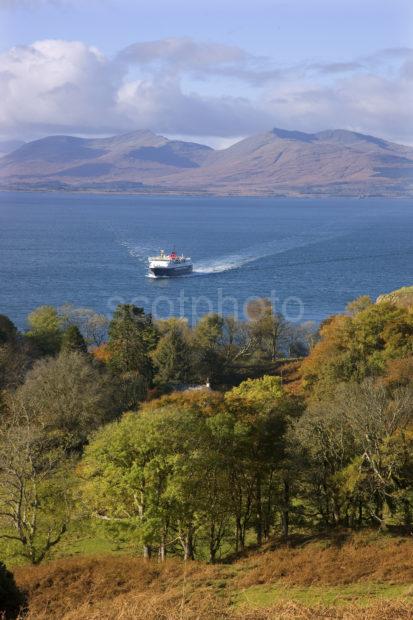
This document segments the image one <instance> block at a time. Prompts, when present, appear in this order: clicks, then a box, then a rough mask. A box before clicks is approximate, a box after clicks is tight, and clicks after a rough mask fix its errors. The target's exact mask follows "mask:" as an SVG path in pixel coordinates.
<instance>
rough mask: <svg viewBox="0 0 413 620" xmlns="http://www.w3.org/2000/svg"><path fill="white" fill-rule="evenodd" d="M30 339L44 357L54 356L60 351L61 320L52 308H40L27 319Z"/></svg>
mask: <svg viewBox="0 0 413 620" xmlns="http://www.w3.org/2000/svg"><path fill="white" fill-rule="evenodd" d="M27 322H28V323H29V327H30V330H29V332H28V334H27V335H28V337H30V338H31V339H32V340H33V341H34V342H35V343H36V345H37V346H38V347H39V349H40V351H41V352H42V353H43V354H44V355H55V354H56V353H57V352H58V351H59V349H60V343H61V337H62V332H61V328H62V320H61V318H60V317H59V315H58V313H57V310H56V308H53V306H40V307H39V308H37V309H36V310H33V312H31V313H30V314H29V316H28V317H27Z"/></svg>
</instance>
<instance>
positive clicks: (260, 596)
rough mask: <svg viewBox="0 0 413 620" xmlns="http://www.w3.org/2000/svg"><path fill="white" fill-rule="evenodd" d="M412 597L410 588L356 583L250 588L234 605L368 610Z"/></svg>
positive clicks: (235, 598)
mask: <svg viewBox="0 0 413 620" xmlns="http://www.w3.org/2000/svg"><path fill="white" fill-rule="evenodd" d="M409 595H410V596H411V595H412V585H406V584H402V585H400V584H385V583H382V584H380V583H369V582H365V583H355V584H350V585H342V586H310V587H297V586H287V585H285V584H279V585H274V586H266V585H262V586H251V587H250V588H246V589H245V590H243V591H241V592H237V593H236V594H235V596H234V603H235V604H236V605H247V606H249V607H269V606H271V605H273V604H275V603H278V602H283V601H293V602H295V603H301V604H305V605H308V606H313V605H326V606H336V605H337V606H340V605H348V604H349V603H355V604H357V605H359V606H361V607H363V606H368V605H369V604H371V603H372V602H374V601H375V600H392V599H398V598H404V597H406V596H409Z"/></svg>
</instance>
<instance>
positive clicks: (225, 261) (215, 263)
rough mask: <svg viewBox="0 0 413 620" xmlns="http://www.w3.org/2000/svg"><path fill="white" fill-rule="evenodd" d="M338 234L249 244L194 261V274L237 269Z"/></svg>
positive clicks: (295, 237)
mask: <svg viewBox="0 0 413 620" xmlns="http://www.w3.org/2000/svg"><path fill="white" fill-rule="evenodd" d="M336 236H338V235H332V234H331V233H330V234H325V235H323V234H321V235H320V233H318V234H317V235H306V236H305V238H303V237H297V236H294V237H287V238H285V239H274V240H273V241H268V242H266V243H261V244H257V245H252V246H249V247H247V248H245V249H243V250H241V251H239V252H234V253H233V254H226V255H223V256H219V257H217V258H213V259H206V260H201V261H196V262H195V263H194V271H193V273H194V274H195V275H208V274H213V273H223V272H225V271H232V270H234V269H239V268H240V267H243V266H244V265H247V264H248V263H253V262H255V261H257V260H260V259H262V258H266V257H269V256H274V255H276V254H283V253H284V252H288V251H290V250H294V249H295V248H300V247H305V246H307V245H313V244H316V243H319V242H321V241H326V240H328V239H333V238H334V237H336Z"/></svg>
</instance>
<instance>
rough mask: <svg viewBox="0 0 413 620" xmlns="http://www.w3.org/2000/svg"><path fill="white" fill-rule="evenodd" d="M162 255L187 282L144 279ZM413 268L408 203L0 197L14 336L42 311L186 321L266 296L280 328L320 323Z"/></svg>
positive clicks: (5, 288) (398, 282) (3, 295)
mask: <svg viewBox="0 0 413 620" xmlns="http://www.w3.org/2000/svg"><path fill="white" fill-rule="evenodd" d="M172 247H175V248H176V250H177V251H178V252H181V251H182V252H184V253H185V254H187V255H189V256H192V258H193V260H194V264H195V271H194V273H193V274H192V275H190V276H185V277H182V278H176V279H169V280H165V279H163V280H154V279H151V278H148V277H147V256H148V255H151V254H154V253H157V252H158V251H159V250H160V249H161V248H163V249H165V250H169V249H172ZM412 264H413V204H412V201H409V200H403V199H393V200H389V199H382V198H377V199H372V198H369V199H363V200H356V199H344V198H341V199H326V198H323V199H311V200H306V199H279V198H278V199H272V198H271V199H270V198H268V199H262V198H260V199H255V198H190V197H182V198H178V197H142V196H100V195H99V196H96V195H95V196H94V195H74V194H54V193H20V192H16V193H13V192H9V193H0V313H3V314H7V315H9V316H10V317H11V318H12V319H13V320H14V321H15V322H16V323H17V324H18V325H19V326H20V327H24V326H25V317H26V315H27V313H28V312H30V311H31V310H32V309H33V308H35V307H36V306H39V305H42V304H52V305H57V306H59V305H62V304H64V303H66V302H69V303H72V304H75V305H77V306H86V307H91V308H94V309H96V310H99V311H102V312H105V313H110V312H111V311H112V310H113V308H114V306H115V305H116V303H119V302H124V303H131V302H134V303H137V304H140V305H144V306H145V308H146V309H147V310H153V311H154V312H155V313H156V314H157V315H158V316H167V315H169V314H170V313H173V314H180V313H184V314H185V315H186V316H188V317H189V318H191V316H192V315H193V313H198V314H203V313H204V312H206V311H208V310H217V309H220V307H221V308H222V310H223V311H224V312H231V311H232V310H233V308H234V307H235V304H238V308H239V311H240V312H241V309H242V306H243V304H244V303H245V301H246V300H247V299H248V298H249V297H251V296H271V295H272V297H273V298H276V300H277V303H278V309H279V310H284V311H286V312H287V313H288V314H289V315H290V318H294V316H297V317H299V318H301V320H316V321H319V320H321V319H323V318H324V317H326V316H327V315H329V314H332V313H335V312H339V311H341V310H343V308H344V306H345V304H346V303H347V302H348V301H350V300H351V299H354V298H355V297H357V296H359V295H361V294H369V295H371V296H372V297H375V296H377V295H378V294H380V293H381V292H384V291H389V290H392V289H395V288H398V287H400V286H404V285H407V284H413V269H412Z"/></svg>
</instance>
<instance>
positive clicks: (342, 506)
mask: <svg viewBox="0 0 413 620" xmlns="http://www.w3.org/2000/svg"><path fill="white" fill-rule="evenodd" d="M412 404H413V396H412V393H411V391H410V390H409V389H406V388H404V389H398V390H395V391H394V393H393V394H391V393H390V394H389V393H388V391H387V390H386V388H385V387H383V385H380V384H375V383H374V382H373V381H372V380H371V379H369V380H365V381H364V382H362V383H361V384H357V383H352V384H343V385H341V386H337V388H336V392H335V394H334V397H333V398H331V397H329V398H328V399H326V400H325V401H321V402H319V403H316V404H312V405H311V406H310V407H309V409H308V410H307V412H306V413H305V414H304V415H303V417H302V418H301V419H300V420H299V422H298V424H297V427H296V429H295V433H296V434H295V440H296V442H298V443H299V445H300V446H301V447H302V449H303V450H304V454H303V456H304V460H303V461H302V463H303V467H302V472H304V475H303V476H302V479H303V480H304V485H305V487H306V489H307V491H308V495H306V494H305V497H306V499H307V500H308V501H309V502H310V503H311V505H312V506H314V507H315V508H316V511H317V512H318V514H319V515H320V517H321V521H322V522H323V524H324V525H327V526H335V525H345V526H352V527H355V526H358V527H359V526H361V525H362V524H363V523H365V522H367V523H369V524H371V523H372V522H373V523H378V524H379V525H380V527H384V526H385V523H386V515H385V509H387V510H388V511H390V514H392V515H395V513H396V511H397V509H398V508H402V509H403V510H404V513H405V514H407V513H408V512H409V510H406V506H409V498H408V494H407V489H408V488H411V483H412V479H413V478H412V477H413V462H412V458H411V454H412V452H411V449H412V443H413V437H412V434H411V432H410V431H409V428H410V426H411V424H412V421H413V414H412Z"/></svg>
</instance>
